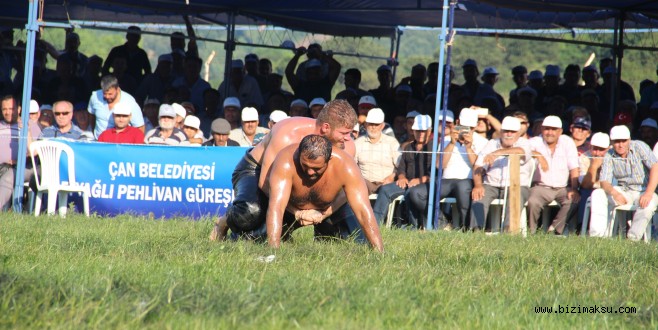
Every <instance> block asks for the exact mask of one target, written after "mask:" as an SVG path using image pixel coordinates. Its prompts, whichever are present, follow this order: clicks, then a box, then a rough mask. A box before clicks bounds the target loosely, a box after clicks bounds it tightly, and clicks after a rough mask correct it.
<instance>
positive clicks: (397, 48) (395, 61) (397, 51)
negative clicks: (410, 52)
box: [390, 27, 404, 86]
mask: <svg viewBox="0 0 658 330" xmlns="http://www.w3.org/2000/svg"><path fill="white" fill-rule="evenodd" d="M403 34H404V32H403V31H402V29H400V28H399V27H398V28H397V29H396V38H395V52H394V53H393V56H391V60H392V62H393V63H390V64H391V66H392V67H393V76H392V78H391V84H392V86H395V74H396V73H397V71H398V57H399V56H400V39H402V35H403Z"/></svg>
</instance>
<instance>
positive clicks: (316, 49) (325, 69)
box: [291, 43, 330, 100]
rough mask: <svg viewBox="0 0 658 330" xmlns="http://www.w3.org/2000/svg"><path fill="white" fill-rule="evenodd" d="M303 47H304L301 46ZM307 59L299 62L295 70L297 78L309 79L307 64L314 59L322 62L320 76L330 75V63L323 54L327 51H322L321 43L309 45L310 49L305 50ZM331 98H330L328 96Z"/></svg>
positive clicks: (292, 46)
mask: <svg viewBox="0 0 658 330" xmlns="http://www.w3.org/2000/svg"><path fill="white" fill-rule="evenodd" d="M294 47H295V46H294V45H291V48H294ZM301 48H303V47H301ZM305 53H306V57H307V60H306V61H303V62H302V63H299V66H298V67H297V70H296V71H295V75H296V76H297V78H299V79H300V80H307V78H308V77H307V76H306V65H308V63H309V62H310V61H312V60H314V59H315V60H319V61H320V64H321V66H322V67H321V70H320V78H325V77H327V76H328V75H329V71H330V70H329V65H330V64H329V63H328V62H327V61H325V60H324V58H323V55H325V53H324V52H323V51H322V46H320V44H316V43H314V44H310V45H308V51H307V52H305ZM293 69H294V68H293ZM327 100H329V98H327Z"/></svg>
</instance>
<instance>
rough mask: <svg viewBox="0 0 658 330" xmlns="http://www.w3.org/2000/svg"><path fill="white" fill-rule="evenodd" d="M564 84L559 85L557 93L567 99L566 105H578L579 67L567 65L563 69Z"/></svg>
mask: <svg viewBox="0 0 658 330" xmlns="http://www.w3.org/2000/svg"><path fill="white" fill-rule="evenodd" d="M563 77H564V83H562V85H560V88H559V89H558V93H559V94H560V95H562V96H563V97H564V98H565V99H567V104H568V105H576V104H579V103H580V66H578V64H569V65H567V68H566V69H564V75H563Z"/></svg>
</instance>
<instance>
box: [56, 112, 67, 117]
mask: <svg viewBox="0 0 658 330" xmlns="http://www.w3.org/2000/svg"><path fill="white" fill-rule="evenodd" d="M53 114H55V116H58V117H59V116H67V115H68V114H70V112H53Z"/></svg>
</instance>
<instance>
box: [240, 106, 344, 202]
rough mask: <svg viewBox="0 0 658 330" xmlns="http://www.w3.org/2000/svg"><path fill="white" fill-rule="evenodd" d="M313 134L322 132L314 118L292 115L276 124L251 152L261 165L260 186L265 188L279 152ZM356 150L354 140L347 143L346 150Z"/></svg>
mask: <svg viewBox="0 0 658 330" xmlns="http://www.w3.org/2000/svg"><path fill="white" fill-rule="evenodd" d="M311 134H320V127H318V126H317V125H316V121H315V119H313V118H306V117H292V118H288V119H284V120H282V121H280V122H278V123H277V124H276V125H274V127H273V128H272V131H271V132H270V134H268V135H267V136H266V137H265V138H264V139H263V141H261V142H260V143H259V144H257V145H256V146H255V147H254V149H253V150H251V152H250V155H251V156H252V157H253V158H254V160H256V162H257V163H259V164H260V165H261V174H260V178H259V180H258V187H260V188H261V189H263V185H264V183H265V178H266V177H267V172H268V171H269V169H270V166H271V165H272V162H274V159H275V158H276V156H277V155H278V154H279V152H280V151H281V150H282V149H283V148H285V147H287V146H289V145H292V144H298V143H300V142H301V141H302V139H303V138H304V137H305V136H307V135H311ZM355 150H356V148H355V146H354V141H352V140H350V141H348V142H346V143H345V151H346V152H347V153H348V154H350V155H352V156H354V153H355Z"/></svg>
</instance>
